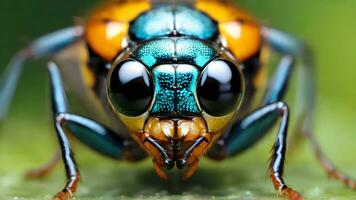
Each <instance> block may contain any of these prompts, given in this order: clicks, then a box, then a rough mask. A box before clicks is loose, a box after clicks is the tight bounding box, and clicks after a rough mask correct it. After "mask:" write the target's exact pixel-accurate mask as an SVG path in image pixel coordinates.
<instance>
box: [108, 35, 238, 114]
mask: <svg viewBox="0 0 356 200" xmlns="http://www.w3.org/2000/svg"><path fill="white" fill-rule="evenodd" d="M110 81H111V82H110V83H109V85H110V87H109V95H110V96H109V97H110V98H109V100H110V101H111V103H112V104H113V106H114V107H115V109H116V110H118V111H119V112H120V113H122V114H124V115H126V116H139V115H142V114H143V113H145V112H149V114H150V116H155V117H158V118H192V117H196V116H199V115H201V114H202V112H206V113H208V114H209V115H211V116H216V117H221V116H224V115H227V114H230V113H232V112H233V111H234V110H235V109H236V108H237V107H238V105H239V103H240V102H241V98H242V95H243V78H242V74H241V72H240V70H239V69H238V66H236V65H235V64H234V63H233V61H231V60H229V59H226V56H224V55H223V54H222V52H221V51H220V49H219V48H218V47H216V46H214V45H213V44H210V43H207V42H206V41H202V40H199V39H192V38H184V37H183V38H163V39H156V40H149V41H145V42H142V43H140V44H138V45H137V46H136V47H135V48H133V49H132V50H131V51H130V52H129V55H128V56H127V57H126V58H125V59H124V60H120V61H119V62H118V63H116V64H115V66H114V70H112V73H111V78H110Z"/></svg>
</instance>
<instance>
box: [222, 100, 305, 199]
mask: <svg viewBox="0 0 356 200" xmlns="http://www.w3.org/2000/svg"><path fill="white" fill-rule="evenodd" d="M278 119H281V123H280V126H279V130H278V134H277V138H276V141H275V144H274V145H273V148H272V155H271V162H270V167H269V175H270V177H271V179H272V182H273V184H274V187H275V188H276V190H278V191H279V192H280V193H281V194H283V195H286V196H287V197H289V199H293V200H296V199H302V197H301V195H300V194H299V193H298V192H296V191H294V190H293V189H291V188H289V187H288V186H287V185H286V184H285V182H284V180H283V177H282V175H283V167H284V160H285V152H286V148H287V144H286V141H287V131H288V121H289V110H288V106H287V105H286V104H285V103H283V102H276V103H272V104H269V105H266V106H263V107H261V108H260V109H258V110H256V111H254V112H252V113H251V114H249V115H247V116H246V117H245V118H243V119H242V120H241V121H240V122H239V123H238V124H236V125H234V131H235V132H236V133H237V134H232V135H231V136H230V137H229V140H225V141H224V142H225V144H224V156H225V157H232V156H234V155H236V154H237V153H239V152H241V151H242V150H244V149H246V148H248V147H249V145H251V141H256V140H258V139H259V135H261V134H264V133H265V132H266V131H267V130H268V129H269V128H270V127H271V126H272V125H273V124H275V123H276V122H277V120H278Z"/></svg>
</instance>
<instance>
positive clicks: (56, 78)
mask: <svg viewBox="0 0 356 200" xmlns="http://www.w3.org/2000/svg"><path fill="white" fill-rule="evenodd" d="M266 48H269V49H270V50H272V51H275V52H277V53H279V54H280V55H281V60H280V62H279V65H278V66H277V70H276V72H275V74H274V75H273V78H272V79H271V80H270V81H269V82H268V87H267V90H266V91H265V95H264V97H263V99H262V100H261V103H260V106H259V107H253V106H252V105H253V104H252V101H253V100H254V98H256V97H255V95H256V93H257V92H259V91H260V90H262V89H263V85H262V83H263V77H264V75H265V74H264V65H263V63H264V57H263V52H264V50H265V49H266ZM73 51H75V52H81V53H76V54H75V55H73V54H72V52H73ZM46 56H49V57H51V59H52V60H53V61H54V62H52V61H51V62H50V63H49V64H48V72H49V77H50V84H51V91H52V109H53V120H54V127H55V130H56V134H57V138H58V141H59V143H60V148H61V155H62V160H63V162H64V164H65V170H66V174H67V180H68V181H67V183H66V185H65V186H64V189H63V190H62V191H60V192H59V193H58V194H56V195H55V197H54V198H55V199H68V198H70V197H71V196H72V195H73V194H74V193H75V191H76V189H77V186H78V181H79V179H80V175H79V171H78V168H77V164H76V161H75V159H74V157H73V153H72V149H71V145H70V141H69V139H68V136H69V135H71V136H74V137H76V138H78V139H79V140H80V141H82V142H83V143H84V144H86V145H88V146H89V147H90V148H93V149H94V150H96V151H98V152H99V153H102V154H103V155H106V156H108V157H111V158H115V159H118V160H128V161H138V160H142V159H144V158H146V157H147V155H149V156H151V157H152V158H153V167H154V170H155V171H156V172H157V174H158V175H159V176H160V177H161V178H163V179H165V178H168V176H167V174H166V172H167V170H168V169H171V168H173V167H177V168H179V169H182V170H184V175H183V178H184V179H187V178H189V177H191V176H192V175H193V174H194V172H195V171H196V170H197V168H198V164H199V159H200V158H201V157H202V156H204V155H206V156H207V157H209V158H211V159H216V160H222V159H225V158H229V157H233V156H235V155H238V154H239V153H241V152H243V151H244V150H246V149H248V148H249V147H252V146H253V144H255V143H256V142H257V141H258V140H259V139H261V138H262V137H263V136H264V135H265V134H266V133H267V132H268V131H269V129H270V128H271V127H272V126H273V125H274V124H277V123H278V122H279V130H278V132H277V137H276V141H275V144H274V145H273V152H272V155H271V161H270V166H269V173H270V177H271V179H272V182H273V185H274V187H275V188H276V190H278V191H279V192H280V193H281V194H283V195H285V196H286V197H288V198H289V199H302V196H301V194H299V193H298V192H297V191H296V190H294V189H292V188H290V187H288V186H287V184H286V183H285V181H284V179H283V167H284V166H283V165H284V159H285V151H286V139H287V129H288V121H289V108H288V106H287V104H286V103H284V102H283V97H284V94H285V92H286V90H287V85H288V81H289V78H290V77H291V74H292V72H293V68H294V66H295V62H296V60H297V59H300V60H301V61H302V62H303V66H301V69H302V70H303V76H302V77H301V81H300V82H299V83H298V84H301V89H302V93H301V94H300V95H301V100H302V106H301V110H300V112H299V113H301V114H300V118H299V119H298V125H297V130H296V131H297V132H300V134H304V135H306V136H307V138H308V139H309V140H310V142H311V144H312V146H313V150H314V151H315V153H316V155H317V157H318V159H319V161H320V162H321V164H322V165H323V167H324V168H325V169H326V171H327V172H328V173H329V174H330V175H332V176H334V177H335V178H338V179H340V180H342V181H343V182H345V184H347V185H348V186H350V187H355V185H356V184H355V182H353V181H352V180H350V179H348V178H347V177H346V176H344V175H343V174H342V173H340V172H338V171H337V170H336V169H335V167H334V166H333V165H332V163H330V162H329V161H328V160H326V159H325V157H324V156H323V154H322V152H321V150H320V149H319V147H318V145H317V142H316V141H315V139H314V137H313V135H312V129H311V128H312V127H311V126H312V115H313V104H314V97H313V95H314V85H313V68H312V67H313V66H312V62H311V60H310V57H309V52H308V50H307V48H306V47H304V46H303V44H302V43H300V42H299V41H298V40H296V39H294V38H293V37H292V36H290V35H288V34H286V33H283V32H281V31H278V30H275V29H272V28H269V27H265V26H263V25H260V24H259V23H258V22H257V21H256V20H255V19H254V18H253V17H252V16H250V15H249V14H247V13H245V12H244V11H242V10H240V9H239V8H237V7H234V6H232V5H231V4H229V3H227V2H221V1H214V0H210V1H208V0H198V1H195V2H193V1H192V2H189V1H182V2H168V1H167V2H164V1H151V2H149V1H144V0H136V1H113V2H110V3H108V4H105V5H103V6H102V7H100V8H98V9H97V10H95V11H94V12H93V13H92V14H91V15H90V16H89V17H88V18H87V19H86V21H85V23H84V24H83V25H81V26H76V27H71V28H67V29H63V30H60V31H58V32H55V33H52V34H49V35H46V36H44V37H42V38H40V39H38V40H36V41H34V42H33V43H32V44H31V45H29V47H26V48H24V49H23V50H21V51H20V52H19V53H18V54H17V55H16V56H15V57H14V59H13V60H12V62H11V63H10V64H9V66H8V68H7V70H6V71H5V75H4V76H3V78H2V79H1V85H0V89H1V90H0V92H1V93H0V107H1V110H0V120H1V119H2V118H4V117H5V114H6V110H7V109H8V108H9V104H10V102H11V97H12V93H13V92H14V89H15V86H16V82H17V79H18V78H19V75H20V73H21V69H22V64H23V62H24V61H25V60H26V59H28V58H30V57H46ZM63 57H64V58H65V59H63ZM62 76H65V77H64V78H66V79H63V78H62ZM64 80H65V82H66V83H67V82H68V83H69V85H71V86H72V87H73V88H74V90H75V91H76V94H77V95H78V96H79V98H80V99H81V100H82V102H83V104H84V105H85V106H86V107H87V110H88V111H90V112H91V113H94V116H93V117H91V118H89V117H86V116H81V115H77V114H74V113H72V112H71V111H70V108H69V105H68V103H67V100H66V92H65V90H64V85H63V82H64ZM48 170H49V168H43V169H41V170H39V171H34V172H32V173H31V174H30V175H32V176H39V175H40V174H43V173H46V172H47V171H48Z"/></svg>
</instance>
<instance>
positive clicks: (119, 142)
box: [48, 63, 126, 200]
mask: <svg viewBox="0 0 356 200" xmlns="http://www.w3.org/2000/svg"><path fill="white" fill-rule="evenodd" d="M48 71H49V77H50V83H51V97H52V110H53V117H54V124H55V128H56V133H57V138H58V141H59V144H60V148H61V153H62V159H63V162H64V164H65V170H66V174H67V183H66V185H65V187H64V189H63V190H62V191H61V192H59V193H58V194H57V195H56V196H55V197H54V199H56V200H67V199H69V198H70V197H72V195H73V194H74V192H75V191H76V189H77V185H78V182H79V179H80V175H79V170H78V167H77V164H76V161H75V159H74V156H73V152H72V149H71V145H70V142H69V140H68V137H67V135H66V133H71V134H72V135H74V136H75V137H77V138H78V139H80V141H82V142H83V143H84V144H86V145H88V146H89V147H91V148H93V149H94V150H96V151H98V152H100V153H102V154H104V155H106V156H109V157H111V158H115V159H121V158H124V156H125V153H126V152H125V150H126V145H125V142H126V140H125V139H124V138H122V137H120V136H118V135H117V134H115V133H114V132H113V131H111V130H110V129H108V128H106V127H104V126H103V125H101V124H99V123H97V122H95V121H93V120H91V119H88V118H85V117H82V116H79V115H75V114H70V113H68V112H69V107H68V104H67V99H66V94H65V91H64V88H63V83H62V79H61V75H60V71H59V69H58V67H57V65H56V64H54V63H49V65H48Z"/></svg>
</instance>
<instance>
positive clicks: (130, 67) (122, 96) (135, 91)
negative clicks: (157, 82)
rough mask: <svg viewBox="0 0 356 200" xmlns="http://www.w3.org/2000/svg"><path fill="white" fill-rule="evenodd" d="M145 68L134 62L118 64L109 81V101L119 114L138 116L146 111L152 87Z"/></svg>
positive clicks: (127, 61) (151, 94)
mask: <svg viewBox="0 0 356 200" xmlns="http://www.w3.org/2000/svg"><path fill="white" fill-rule="evenodd" d="M152 85H153V84H152V81H151V79H150V75H149V72H148V71H147V69H146V67H145V66H144V65H143V64H142V63H140V62H138V61H135V60H126V61H123V62H121V63H119V64H118V65H117V66H116V67H115V68H114V70H113V71H112V73H111V77H110V80H109V88H108V90H109V91H108V92H109V101H110V103H111V105H112V106H114V108H115V109H116V110H117V111H119V112H120V113H122V114H124V115H127V116H138V115H141V114H143V113H144V112H146V111H147V109H148V107H149V105H150V102H151V99H152V96H153V87H152Z"/></svg>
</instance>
